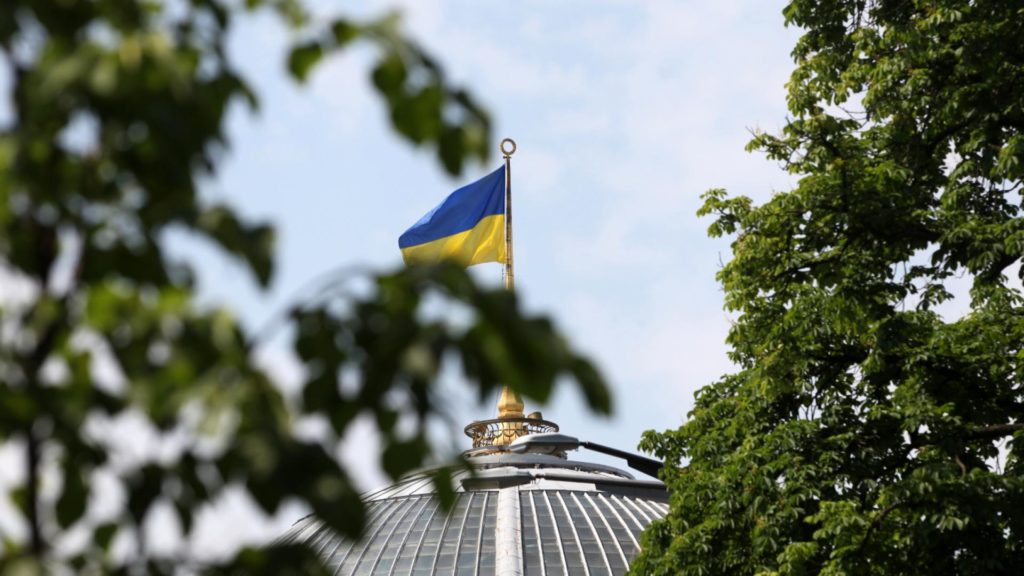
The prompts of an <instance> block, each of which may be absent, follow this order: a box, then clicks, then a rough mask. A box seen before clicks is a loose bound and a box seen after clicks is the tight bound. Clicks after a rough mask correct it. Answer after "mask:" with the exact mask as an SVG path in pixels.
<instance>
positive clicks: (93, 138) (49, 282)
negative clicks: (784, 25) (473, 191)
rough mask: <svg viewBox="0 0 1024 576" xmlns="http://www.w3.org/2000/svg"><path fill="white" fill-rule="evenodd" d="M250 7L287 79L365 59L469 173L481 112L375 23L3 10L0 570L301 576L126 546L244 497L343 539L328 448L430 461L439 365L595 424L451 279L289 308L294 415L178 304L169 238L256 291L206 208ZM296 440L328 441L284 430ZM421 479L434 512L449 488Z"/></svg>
mask: <svg viewBox="0 0 1024 576" xmlns="http://www.w3.org/2000/svg"><path fill="white" fill-rule="evenodd" d="M261 10H269V11H271V12H272V13H273V14H275V15H276V16H277V17H278V19H279V20H280V21H281V22H282V23H283V24H284V25H285V26H286V27H288V28H289V30H290V31H291V32H293V33H294V34H295V37H296V38H299V39H301V40H300V41H299V42H298V43H297V45H296V46H295V47H294V48H293V49H292V50H291V51H290V52H289V53H287V54H286V55H283V60H285V62H286V65H287V70H288V72H289V73H290V74H291V75H292V77H293V78H294V79H295V80H296V81H298V82H304V81H306V80H308V78H309V76H310V75H311V74H312V73H313V71H314V69H315V67H316V65H317V64H318V63H320V62H322V61H323V60H324V59H326V58H327V57H328V56H330V55H332V54H333V53H335V52H337V51H339V50H341V49H343V48H345V47H346V46H348V45H350V44H351V43H352V42H355V41H363V42H366V43H368V44H370V45H371V46H372V47H373V48H374V49H375V50H376V60H375V62H374V64H373V69H372V72H371V75H372V80H373V86H374V88H375V89H376V90H377V91H378V92H379V93H380V95H381V97H382V99H383V100H384V102H385V103H386V105H387V107H388V110H389V113H390V118H391V123H392V125H393V127H394V129H395V130H396V131H397V132H398V133H399V134H400V135H402V136H403V137H404V138H406V139H407V140H409V141H410V142H413V143H414V144H417V145H425V146H433V147H435V148H436V149H437V154H438V162H439V165H441V166H442V167H443V168H444V169H445V170H447V171H448V172H450V173H452V174H457V173H458V172H459V171H460V170H461V169H462V167H463V166H464V163H465V162H466V161H468V160H473V159H484V158H485V157H486V152H487V148H488V146H489V140H490V132H489V130H490V125H489V119H488V116H487V114H486V112H485V111H484V110H482V109H481V108H480V107H479V106H478V105H477V104H476V101H475V99H474V98H473V97H471V96H470V95H469V94H468V93H466V92H465V91H464V90H462V89H461V88H459V87H454V86H452V85H451V84H450V83H449V81H448V79H447V78H446V77H445V75H444V72H443V70H442V68H441V67H440V66H439V65H438V63H437V62H435V61H434V60H433V59H432V57H431V56H430V55H429V54H428V53H427V52H426V51H425V50H424V49H423V48H422V47H420V46H419V45H417V44H415V43H413V42H411V41H410V40H409V39H408V38H406V37H405V36H404V34H403V33H402V32H401V30H400V29H399V27H398V21H397V18H396V17H394V16H387V17H384V18H380V19H377V20H372V21H367V22H354V21H351V20H346V19H338V20H335V21H333V22H332V23H330V24H329V25H327V26H324V27H317V28H315V29H314V28H313V27H311V26H310V25H309V22H310V19H309V15H308V14H307V13H306V11H305V9H304V7H303V6H302V5H301V3H300V2H299V1H298V0H246V1H245V2H242V3H239V2H226V1H224V0H194V1H191V2H178V3H173V2H163V1H161V0H117V1H96V2H76V1H71V2H68V1H62V0H39V1H31V2H30V1H27V0H9V1H5V2H4V3H3V5H2V8H0V54H2V56H0V58H3V60H4V63H3V64H4V66H5V68H9V69H10V70H11V71H12V73H11V74H10V78H9V82H7V84H6V85H5V87H6V89H7V90H8V92H9V94H8V95H9V96H10V112H11V114H10V115H8V117H7V118H6V120H5V123H4V124H3V126H0V268H2V269H3V274H2V275H3V281H4V282H11V283H12V285H13V284H15V283H17V284H19V285H24V286H23V288H24V289H22V288H19V289H18V290H13V291H5V294H6V293H7V292H19V293H21V292H24V293H25V296H24V300H25V301H24V302H8V301H7V296H6V295H5V296H4V301H3V302H0V304H2V306H0V327H2V330H0V331H2V333H3V334H2V336H0V446H2V447H5V448H7V447H8V445H10V444H13V445H14V446H15V450H14V451H15V452H17V453H19V454H21V453H24V454H25V456H24V457H19V458H18V459H17V465H18V466H22V467H23V469H22V470H16V471H13V473H12V476H13V477H16V478H22V479H23V480H22V482H23V483H22V485H21V486H16V487H13V488H12V489H11V491H10V492H11V493H10V494H0V499H2V498H4V497H7V498H9V499H10V500H11V501H12V502H13V503H14V504H15V505H16V510H15V512H14V513H15V514H17V515H18V516H19V518H17V519H16V520H15V523H18V522H20V523H21V525H24V526H26V527H27V529H26V530H25V531H24V532H26V533H27V536H26V537H24V538H20V539H18V538H13V539H9V535H4V539H3V543H2V545H3V550H2V551H0V572H2V573H5V574H6V573H8V572H10V573H19V574H33V573H43V572H44V570H43V569H42V568H41V566H45V567H46V571H47V572H57V573H85V574H100V573H115V574H121V573H132V574H135V573H140V574H141V573H146V574H174V573H179V572H181V571H183V570H184V571H186V572H202V571H206V570H207V569H209V571H211V572H221V573H229V574H256V573H267V574H313V573H319V572H320V571H322V567H321V566H320V565H319V561H318V560H317V558H316V557H315V555H314V554H313V553H312V551H310V550H308V549H306V548H298V547H294V546H290V545H284V544H281V545H269V546H266V547H263V548H260V549H250V550H245V551H242V552H240V553H239V554H238V555H237V556H235V557H233V558H227V559H226V560H224V562H223V563H222V564H219V565H209V563H210V561H209V560H206V559H203V560H202V561H200V560H198V559H196V558H192V557H191V552H192V551H191V550H189V549H188V548H187V547H183V548H181V549H180V550H177V551H175V552H174V554H173V555H169V554H168V553H167V552H166V551H160V550H156V549H153V548H151V547H150V545H149V543H148V539H147V538H145V537H144V536H145V534H144V532H145V531H146V530H147V528H145V527H146V526H149V525H151V524H152V519H153V518H154V515H156V514H158V513H160V512H158V511H163V512H169V513H170V516H169V518H172V520H171V522H172V523H176V525H177V527H178V528H179V529H180V531H181V534H182V539H183V540H182V542H183V543H187V542H190V541H191V538H192V536H191V534H192V533H193V531H194V530H195V527H196V524H197V521H199V519H200V518H202V517H203V516H204V514H203V512H204V511H206V510H208V509H209V507H210V506H212V505H214V504H215V503H217V502H218V501H220V500H221V499H222V498H224V497H225V494H226V493H230V492H235V491H242V492H243V493H244V494H246V495H247V496H248V498H249V499H250V500H251V501H252V502H255V503H256V505H257V506H259V507H260V508H261V509H262V510H263V511H264V512H266V513H271V514H272V513H274V512H275V511H278V510H279V509H280V507H281V505H282V503H284V502H286V501H294V502H301V503H303V504H304V505H305V506H307V507H308V508H309V509H310V510H311V511H312V512H313V513H314V514H316V515H317V516H318V517H319V518H320V519H321V520H323V522H324V523H325V524H326V525H327V526H329V527H330V528H331V529H332V530H334V531H336V532H337V533H338V534H341V535H344V536H348V537H356V536H358V535H359V533H360V531H361V529H362V527H363V522H364V508H363V504H362V501H361V499H360V497H359V494H358V489H357V487H356V486H355V485H354V484H353V482H352V481H351V479H350V478H349V477H348V475H347V474H346V473H345V470H344V469H343V468H342V466H341V464H340V463H339V461H338V459H337V455H336V454H337V451H338V448H339V445H340V443H341V441H342V439H343V438H344V435H345V434H346V433H347V432H349V431H350V425H351V424H352V423H353V422H354V421H356V420H357V419H359V418H361V417H362V418H365V419H366V420H367V421H369V422H372V423H373V424H375V425H376V426H377V428H378V431H379V433H380V436H381V438H382V442H383V452H382V454H381V465H382V467H383V468H384V469H385V470H386V471H387V473H388V474H390V475H392V476H394V477H397V476H399V475H401V474H403V473H405V472H407V471H409V470H411V469H412V468H415V467H419V466H421V465H423V464H425V463H428V462H435V461H436V460H437V456H436V455H435V454H433V450H432V445H431V443H430V442H429V441H428V436H427V434H426V427H427V425H428V424H429V423H432V422H433V421H434V420H436V419H439V418H443V416H444V415H445V406H444V404H443V402H441V401H440V400H439V399H438V398H436V397H435V394H436V392H435V389H436V384H437V379H438V378H439V376H440V372H441V371H442V366H444V365H445V364H446V361H447V359H449V358H455V359H457V360H461V365H462V366H463V367H464V369H465V373H466V375H467V376H468V379H469V381H470V384H471V385H473V386H475V387H476V388H477V389H478V390H479V392H480V394H481V395H484V394H486V393H488V392H489V391H491V390H493V389H494V388H495V387H496V386H497V385H499V384H501V383H508V384H510V385H512V386H514V387H516V388H517V389H518V390H520V391H521V392H523V393H524V394H526V395H528V396H529V397H532V398H536V399H543V398H546V397H548V395H549V394H550V391H551V387H552V386H553V385H554V382H555V381H556V379H557V378H559V377H560V376H564V375H568V376H570V377H573V378H575V379H576V380H577V381H578V382H579V384H580V385H581V387H582V389H583V390H584V393H585V395H586V396H587V398H588V399H589V401H590V403H591V405H592V406H594V407H596V408H599V409H601V410H603V411H606V410H607V409H608V396H607V389H606V388H605V386H604V383H603V381H602V380H601V379H600V377H599V376H598V375H597V373H596V372H594V371H593V369H592V368H591V367H590V364H589V363H588V362H587V361H586V360H585V359H583V358H581V357H579V356H578V355H577V354H575V353H574V352H573V351H572V350H571V349H570V348H569V347H568V346H567V344H565V342H564V341H563V340H562V339H561V338H560V336H559V335H558V334H557V333H556V331H555V330H554V328H553V326H552V324H551V323H550V322H549V321H548V320H546V319H544V318H539V317H530V316H526V315H524V314H522V312H521V311H520V310H519V309H518V308H517V304H516V302H515V300H514V299H513V298H511V297H510V296H509V295H507V294H504V293H501V292H495V291H489V290H483V289H481V288H479V287H477V286H476V285H475V284H474V283H473V282H472V281H471V279H470V277H469V276H467V275H466V274H465V272H464V271H461V270H457V269H450V268H445V267H441V268H437V269H429V270H428V269H424V270H409V271H402V272H398V273H394V274H383V275H378V276H371V277H370V281H371V283H372V284H373V288H374V289H373V290H372V291H371V292H370V293H367V294H364V295H363V297H361V298H356V299H345V298H329V299H326V300H324V299H321V300H316V301H313V302H304V303H303V306H302V307H301V309H300V310H298V311H296V312H295V314H293V315H291V316H288V317H287V319H286V326H285V330H286V331H287V333H288V334H290V335H293V336H294V351H295V353H296V355H297V356H298V358H299V359H300V361H301V362H302V364H303V367H304V368H305V374H304V376H305V378H306V381H305V382H304V386H303V388H302V389H301V390H299V391H297V394H295V395H294V396H291V395H288V396H286V395H285V394H284V393H283V392H282V391H281V389H280V388H279V387H278V385H277V383H275V382H274V380H273V379H272V377H271V375H270V374H269V373H268V372H267V370H266V369H265V368H264V367H263V366H262V365H261V364H260V363H258V362H257V361H256V352H257V351H256V350H255V349H254V348H253V346H254V344H253V342H254V341H255V340H257V338H256V337H254V336H253V335H251V334H249V333H248V331H247V330H246V329H245V327H244V326H242V325H241V324H239V323H238V322H237V321H236V319H235V318H234V316H233V314H232V313H231V311H230V310H228V309H224V308H219V307H217V306H211V305H206V306H200V305H198V304H197V303H196V301H195V293H194V288H193V285H194V278H193V275H194V272H193V270H192V266H191V265H190V264H191V263H190V262H189V261H187V259H186V261H184V262H181V261H175V260H174V259H173V258H171V257H170V256H169V255H168V252H169V251H168V250H167V246H166V243H167V239H168V236H169V234H168V232H170V231H187V232H189V233H192V234H194V235H196V236H198V237H199V238H202V239H205V240H208V241H209V242H211V243H212V244H213V245H214V246H215V247H216V248H218V249H219V250H220V251H222V252H223V253H224V254H226V255H227V256H229V257H231V258H232V259H234V260H235V261H237V262H239V263H241V264H242V265H243V266H245V267H246V269H247V270H248V271H250V272H251V273H252V275H253V277H254V278H255V280H256V282H257V283H258V284H259V285H260V286H261V287H266V286H268V285H269V284H270V282H271V279H272V277H273V273H274V270H275V258H274V237H275V234H274V228H273V227H272V226H271V225H269V224H266V223H251V222H248V221H247V220H246V219H245V218H243V217H241V216H240V215H239V213H238V212H237V211H236V210H235V209H234V208H233V207H231V206H227V205H221V204H212V203H209V202H206V201H204V200H203V198H204V194H203V193H202V188H203V186H204V184H205V183H206V182H209V181H210V180H211V179H213V178H215V177H216V176H217V170H218V168H219V167H220V165H221V162H222V160H223V159H224V157H225V151H226V149H227V148H228V147H229V145H230V142H229V140H228V133H229V131H228V129H227V128H228V127H227V114H228V111H229V110H230V109H232V108H233V107H235V106H236V105H242V106H243V107H248V108H249V109H255V108H256V105H257V101H258V100H257V97H256V94H255V93H254V92H253V91H252V89H251V88H250V87H249V84H248V82H247V80H246V79H245V78H243V77H242V76H240V75H239V74H238V73H237V72H236V71H235V69H236V66H235V63H234V62H233V61H232V60H231V59H230V56H231V52H232V51H231V50H229V49H228V46H227V36H226V34H227V31H228V30H229V29H233V28H234V27H237V26H239V25H245V24H246V23H247V22H248V18H249V14H248V12H249V11H261ZM69 135H73V136H74V137H73V138H69ZM436 296H440V297H441V298H442V299H444V300H445V301H447V302H449V303H455V304H456V305H458V306H463V307H465V308H467V309H468V310H469V311H470V316H471V317H472V319H471V324H470V326H460V325H449V324H448V323H446V321H445V319H443V318H432V319H431V318H427V317H426V316H424V314H423V306H422V302H423V301H424V300H425V299H427V298H430V297H436ZM454 365H456V366H458V365H459V363H455V364H454ZM310 422H313V423H316V422H326V423H327V424H328V426H325V427H324V428H325V430H324V432H323V433H322V434H320V435H319V436H318V437H317V438H315V439H311V438H308V437H304V436H303V437H300V435H299V433H298V432H297V430H298V429H299V427H300V424H307V423H310ZM125 446H128V447H129V448H127V449H126V448H125ZM456 465H458V464H456ZM101 480H102V481H101ZM112 483H113V484H114V485H115V486H116V487H114V488H111V486H110V485H111V484H112ZM436 484H437V487H438V493H439V497H440V499H441V501H442V502H443V503H450V502H451V501H452V497H453V492H452V486H451V470H450V469H448V468H441V470H440V471H439V472H437V473H436ZM104 486H106V488H102V487H104ZM94 487H101V488H94ZM98 489H103V490H108V491H111V492H115V493H116V494H117V496H116V497H115V498H113V499H112V500H113V501H114V504H113V505H112V506H107V507H102V506H101V507H96V506H90V496H91V493H92V491H95V490H98ZM97 508H105V511H97V510H96V509H97ZM101 513H102V517H99V516H98V515H99V514H101ZM70 531H74V535H73V536H72V537H70V538H68V537H66V536H67V535H68V534H69V533H70ZM68 541H73V542H75V543H74V544H72V545H71V546H70V548H68V546H66V544H67V542H68ZM121 542H127V543H129V546H128V548H130V551H128V552H127V553H125V552H124V549H125V547H124V544H119V543H121ZM55 543H60V544H59V546H57V545H55ZM66 548H68V549H66Z"/></svg>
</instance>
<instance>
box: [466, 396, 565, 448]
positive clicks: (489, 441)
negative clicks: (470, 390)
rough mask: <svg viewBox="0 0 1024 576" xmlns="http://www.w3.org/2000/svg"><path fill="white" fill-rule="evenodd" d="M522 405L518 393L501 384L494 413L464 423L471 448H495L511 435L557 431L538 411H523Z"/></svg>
mask: <svg viewBox="0 0 1024 576" xmlns="http://www.w3.org/2000/svg"><path fill="white" fill-rule="evenodd" d="M523 408H524V406H523V401H522V399H521V398H519V395H518V394H516V393H515V392H513V391H512V390H510V389H509V388H508V387H507V386H505V387H503V388H502V389H501V396H500V397H499V398H498V417H497V418H494V419H492V420H476V421H474V422H472V423H470V424H469V425H468V426H466V429H465V431H466V436H469V437H470V438H471V439H472V440H473V450H472V451H471V452H473V453H484V454H486V453H490V452H497V451H500V450H502V449H504V447H505V446H508V445H509V444H511V443H512V442H513V441H514V440H515V439H517V438H521V437H523V436H526V435H529V434H540V433H544V432H558V424H555V423H554V422H550V421H548V420H544V417H543V416H542V415H541V413H540V412H531V413H530V414H528V415H524V413H523ZM470 455H471V456H472V455H473V454H470Z"/></svg>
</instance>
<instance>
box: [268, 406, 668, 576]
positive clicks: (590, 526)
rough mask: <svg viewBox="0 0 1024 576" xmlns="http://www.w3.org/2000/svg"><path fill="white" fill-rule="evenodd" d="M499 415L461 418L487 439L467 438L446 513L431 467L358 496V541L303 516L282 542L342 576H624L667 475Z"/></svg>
mask: <svg viewBox="0 0 1024 576" xmlns="http://www.w3.org/2000/svg"><path fill="white" fill-rule="evenodd" d="M503 418H504V421H503ZM503 418H499V419H498V420H495V421H485V422H484V423H480V422H475V423H473V424H471V425H470V426H467V433H470V434H472V433H473V430H476V431H479V432H481V433H485V434H489V435H490V437H491V441H490V443H487V442H477V441H476V440H477V438H474V446H475V447H474V449H472V450H470V451H468V452H467V456H469V458H468V460H469V462H470V463H471V465H472V467H473V473H472V474H471V473H469V472H468V471H464V472H460V473H458V474H456V475H455V478H454V479H453V482H454V487H455V490H456V496H455V501H454V505H453V506H452V507H451V508H450V509H449V510H448V511H445V510H444V509H443V508H442V507H441V506H440V504H439V502H438V500H437V499H435V498H434V497H433V484H432V479H431V476H430V475H429V474H428V473H419V474H414V475H412V476H409V477H407V478H405V479H403V480H402V481H400V482H398V483H397V484H395V485H393V486H389V487H387V488H385V489H383V490H380V491H378V492H375V493H372V494H368V495H366V496H365V499H366V502H367V526H366V529H365V532H364V536H363V538H362V539H361V540H359V541H352V540H347V539H344V538H341V537H339V536H337V535H336V534H334V533H332V531H331V530H329V529H328V528H327V527H325V526H324V524H323V523H322V522H320V521H319V520H317V519H316V518H314V517H311V516H308V517H306V518H303V519H301V520H299V521H298V522H297V523H296V524H295V525H294V526H293V527H292V528H291V530H289V532H288V533H287V534H286V535H285V539H286V540H288V541H293V542H303V543H305V544H307V545H308V546H311V547H313V548H314V549H315V550H316V551H317V552H318V553H319V554H320V555H321V556H322V557H323V559H324V560H325V562H326V564H327V566H328V568H329V570H330V571H331V572H332V573H333V574H336V575H342V576H356V575H363V576H372V575H399V574H401V575H415V576H427V575H435V574H444V575H451V576H478V575H492V574H494V575H498V576H505V575H517V576H523V575H528V576H534V575H538V576H554V575H571V576H575V575H577V574H578V575H584V576H612V575H618V574H624V573H625V572H626V569H627V567H628V565H629V562H630V560H632V558H633V557H634V556H635V555H636V553H637V551H638V550H639V540H640V532H641V531H643V529H644V528H645V527H646V526H647V525H648V524H649V523H650V522H651V521H652V520H654V519H656V518H662V517H664V516H665V514H666V513H667V512H668V506H667V502H668V494H667V492H666V491H665V487H664V484H662V483H661V482H659V481H657V480H653V479H651V480H643V479H637V478H635V477H634V476H633V475H632V474H630V473H628V472H625V471H623V470H620V469H617V468H613V467H610V466H605V465H601V464H595V463H589V462H582V461H576V460H570V459H568V458H567V457H566V452H567V451H569V450H572V449H574V448H576V447H581V446H586V445H587V444H588V443H585V442H580V441H578V440H576V439H575V438H571V437H568V436H564V435H561V434H556V433H551V432H550V431H551V430H552V429H554V430H557V426H556V425H554V424H552V423H550V422H544V421H542V420H538V419H537V418H530V419H527V418H522V417H521V415H519V416H518V417H516V416H513V417H509V416H508V415H507V414H505V415H503ZM526 420H533V422H532V423H528V422H525V421H526ZM502 421H503V424H500V425H499V426H497V427H496V426H495V425H494V423H495V422H499V423H500V422H502ZM538 422H540V423H542V424H537V423H538ZM534 424H537V425H534ZM502 427H504V430H506V431H509V430H511V431H512V432H510V433H506V434H504V436H505V439H504V440H501V439H500V437H501V436H503V435H502V434H498V435H495V434H494V433H493V431H494V430H495V429H496V428H497V429H502ZM552 427H553V428H552ZM537 430H544V431H547V433H536V431H537ZM495 437H498V438H499V440H497V441H494V440H493V438H495ZM598 448H601V447H598ZM595 449H596V448H595ZM613 452H614V451H613Z"/></svg>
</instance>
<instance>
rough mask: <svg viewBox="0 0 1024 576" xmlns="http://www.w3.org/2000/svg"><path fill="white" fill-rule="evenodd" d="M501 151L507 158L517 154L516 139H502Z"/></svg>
mask: <svg viewBox="0 0 1024 576" xmlns="http://www.w3.org/2000/svg"><path fill="white" fill-rule="evenodd" d="M506 145H508V146H509V148H506ZM501 153H502V154H503V155H504V156H505V158H508V157H509V156H511V155H513V154H515V153H516V141H515V140H513V139H511V138H505V139H504V140H502V141H501Z"/></svg>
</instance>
